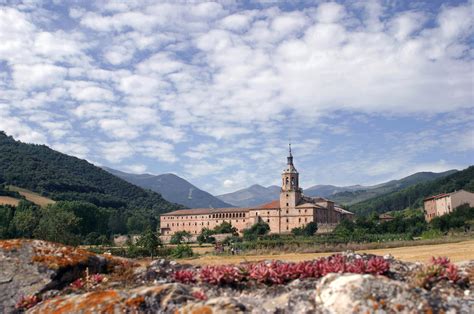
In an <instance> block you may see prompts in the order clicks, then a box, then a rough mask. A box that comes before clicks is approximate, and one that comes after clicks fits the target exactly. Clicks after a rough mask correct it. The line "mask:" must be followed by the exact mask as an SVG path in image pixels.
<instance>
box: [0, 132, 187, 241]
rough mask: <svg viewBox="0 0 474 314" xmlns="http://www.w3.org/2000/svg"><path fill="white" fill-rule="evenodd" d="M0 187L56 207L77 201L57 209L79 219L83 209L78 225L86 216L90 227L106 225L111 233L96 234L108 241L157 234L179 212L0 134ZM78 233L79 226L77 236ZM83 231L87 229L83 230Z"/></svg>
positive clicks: (80, 164) (156, 197) (82, 165)
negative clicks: (164, 218)
mask: <svg viewBox="0 0 474 314" xmlns="http://www.w3.org/2000/svg"><path fill="white" fill-rule="evenodd" d="M0 184H4V185H6V186H7V185H15V186H18V187H22V188H26V189H29V190H31V191H34V192H37V193H40V194H41V195H44V196H47V197H49V198H51V199H53V200H56V201H67V202H72V201H77V202H73V203H72V205H71V206H70V205H69V204H67V202H66V203H64V202H62V203H59V204H58V205H56V207H57V208H60V209H61V210H65V211H68V212H72V213H75V215H76V217H78V215H79V214H78V213H83V208H87V211H88V212H87V213H86V214H85V213H83V214H82V216H83V217H82V221H83V222H84V221H85V216H87V215H88V217H89V218H88V219H89V221H93V220H94V219H101V221H102V222H104V221H105V223H106V225H108V227H109V228H108V229H107V228H102V227H101V229H100V230H95V231H94V232H99V233H102V232H108V233H109V234H108V235H110V232H117V233H126V232H140V231H142V230H143V229H145V228H147V227H152V228H156V225H157V221H158V215H159V214H160V213H165V212H168V211H171V210H175V209H178V208H180V207H181V206H180V205H177V204H173V203H169V202H167V201H166V200H164V199H163V198H162V197H161V195H160V194H158V193H155V192H153V191H148V190H144V189H142V188H140V187H137V186H135V185H133V184H130V183H128V182H126V181H124V180H122V179H120V178H117V177H116V176H114V175H112V174H110V173H108V172H107V171H105V170H103V169H101V168H99V167H96V166H94V165H92V164H90V163H89V162H87V161H85V160H81V159H78V158H76V157H71V156H68V155H65V154H62V153H59V152H57V151H54V150H52V149H50V148H48V147H47V146H44V145H34V144H25V143H21V142H19V141H15V140H14V139H13V138H12V137H9V136H7V135H6V134H5V133H3V132H0ZM25 206H27V204H25V205H24V206H23V207H25ZM58 210H59V209H58ZM33 211H34V213H35V215H33V216H34V217H36V218H39V217H40V216H41V214H44V213H43V212H40V211H39V210H37V209H34V210H33ZM4 212H5V211H4ZM94 213H96V214H97V217H95V216H94ZM48 214H51V212H49V213H48ZM11 215H14V212H11ZM33 216H32V217H33ZM12 217H13V216H12ZM91 217H92V218H91ZM0 218H2V219H3V218H4V217H0ZM5 219H6V218H5ZM80 229H81V226H80V224H79V227H78V229H77V230H80ZM82 229H83V230H85V229H87V228H86V227H84V226H83V228H82ZM88 231H90V230H88ZM91 232H92V231H91ZM81 234H82V233H81Z"/></svg>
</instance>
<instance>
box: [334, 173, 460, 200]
mask: <svg viewBox="0 0 474 314" xmlns="http://www.w3.org/2000/svg"><path fill="white" fill-rule="evenodd" d="M456 172H457V170H449V171H445V172H440V173H436V172H417V173H414V174H412V175H410V176H408V177H405V178H402V179H399V180H392V181H388V182H385V183H381V184H377V185H374V186H366V187H362V186H361V187H360V188H358V189H353V190H347V191H342V192H338V193H335V194H333V195H331V196H330V199H331V200H333V201H334V202H336V203H339V204H343V205H352V204H355V203H359V202H362V201H365V200H368V199H371V198H374V197H377V196H379V195H384V194H388V193H392V192H395V191H399V190H402V189H404V188H407V187H410V186H413V185H415V184H418V183H423V182H429V181H433V180H436V179H438V178H442V177H445V176H448V175H451V174H453V173H456Z"/></svg>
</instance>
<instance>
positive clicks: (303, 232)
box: [291, 221, 318, 237]
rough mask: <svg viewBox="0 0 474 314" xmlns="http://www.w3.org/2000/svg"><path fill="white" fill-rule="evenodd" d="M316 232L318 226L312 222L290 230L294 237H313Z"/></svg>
mask: <svg viewBox="0 0 474 314" xmlns="http://www.w3.org/2000/svg"><path fill="white" fill-rule="evenodd" d="M316 231H318V225H317V224H316V223H315V222H314V221H312V222H310V223H309V224H307V225H305V226H303V227H298V228H293V229H292V230H291V233H292V234H294V235H296V236H305V237H310V236H312V235H314V234H315V233H316Z"/></svg>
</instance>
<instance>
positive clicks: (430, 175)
mask: <svg viewBox="0 0 474 314" xmlns="http://www.w3.org/2000/svg"><path fill="white" fill-rule="evenodd" d="M456 171H457V170H449V171H445V172H441V173H435V172H417V173H415V174H412V175H410V176H408V177H405V178H402V179H399V180H392V181H388V182H384V183H380V184H377V185H373V186H362V185H351V186H335V185H314V186H311V187H309V188H307V189H303V193H304V195H307V196H312V197H316V196H320V197H326V198H329V199H331V200H333V201H335V202H336V203H338V204H343V205H350V204H354V203H357V202H361V201H364V200H366V199H370V198H373V197H376V196H379V195H382V194H386V193H390V192H394V191H398V190H401V189H403V188H405V187H408V186H411V185H414V184H417V183H421V182H428V181H431V180H435V179H437V178H442V177H445V176H447V175H450V174H453V173H455V172H456ZM279 193H280V187H278V186H275V185H271V186H269V187H263V186H261V185H258V184H255V185H252V186H251V187H248V188H245V189H242V190H238V191H236V192H232V193H227V194H222V195H218V196H217V197H218V198H219V199H221V200H223V201H224V202H227V203H230V204H233V205H235V206H239V207H251V206H256V205H261V204H264V203H266V202H270V201H272V200H274V199H277V198H278V197H279Z"/></svg>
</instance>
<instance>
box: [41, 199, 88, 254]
mask: <svg viewBox="0 0 474 314" xmlns="http://www.w3.org/2000/svg"><path fill="white" fill-rule="evenodd" d="M79 224H80V218H78V217H76V216H75V215H74V213H73V212H71V211H67V210H65V209H63V208H61V207H60V206H56V205H49V206H47V207H45V208H42V209H41V218H40V220H39V222H38V226H37V227H36V229H35V231H34V232H33V235H34V236H35V238H39V239H42V240H47V241H53V242H60V243H64V244H71V245H77V244H78V243H79V236H78V235H77V233H78V232H77V231H78V227H79Z"/></svg>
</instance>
